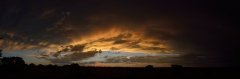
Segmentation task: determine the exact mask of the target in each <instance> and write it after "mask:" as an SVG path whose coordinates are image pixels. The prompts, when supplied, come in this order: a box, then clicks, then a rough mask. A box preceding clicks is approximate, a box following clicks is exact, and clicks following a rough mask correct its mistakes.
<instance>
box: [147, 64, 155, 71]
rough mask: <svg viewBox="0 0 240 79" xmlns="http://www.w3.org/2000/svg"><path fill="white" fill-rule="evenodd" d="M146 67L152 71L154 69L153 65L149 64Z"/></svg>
mask: <svg viewBox="0 0 240 79" xmlns="http://www.w3.org/2000/svg"><path fill="white" fill-rule="evenodd" d="M145 68H146V70H147V71H152V70H153V69H154V67H153V65H147V66H146V67H145Z"/></svg>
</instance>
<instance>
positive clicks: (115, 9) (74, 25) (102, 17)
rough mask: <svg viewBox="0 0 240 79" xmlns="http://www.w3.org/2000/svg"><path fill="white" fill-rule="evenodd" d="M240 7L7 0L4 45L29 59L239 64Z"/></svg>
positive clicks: (0, 24) (146, 0) (176, 1)
mask: <svg viewBox="0 0 240 79" xmlns="http://www.w3.org/2000/svg"><path fill="white" fill-rule="evenodd" d="M238 7H239V5H238V4H237V3H234V2H230V1H229V2H220V1H209V0H206V1H204V0H199V1H198V0H194V1H186V0H11V1H10V0H6V1H5V0H2V1H0V36H1V38H2V39H0V49H2V50H3V52H2V53H3V56H5V57H12V56H18V57H22V58H23V59H24V60H25V62H26V63H28V64H29V63H34V64H44V65H47V64H56V65H66V64H71V63H78V64H79V65H82V66H111V67H144V66H146V65H153V66H156V67H166V66H171V65H172V64H179V65H183V66H193V67H202V66H203V67H215V66H237V65H238V61H237V60H238V57H239V54H238V51H237V49H238V48H237V46H239V45H238V42H239V41H237V40H239V34H238V32H237V28H236V27H237V26H238V25H239V23H238V22H237V19H239V13H238V12H237V11H236V10H237V8H238Z"/></svg>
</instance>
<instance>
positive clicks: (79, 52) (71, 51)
mask: <svg viewBox="0 0 240 79" xmlns="http://www.w3.org/2000/svg"><path fill="white" fill-rule="evenodd" d="M84 48H85V45H70V46H65V47H63V49H61V50H58V51H57V52H55V53H53V54H50V55H44V54H43V55H41V56H37V57H38V58H40V59H46V60H49V61H50V62H52V63H54V64H70V63H72V62H73V61H80V60H83V59H86V58H90V57H93V56H94V55H95V54H98V53H102V51H101V50H97V49H95V50H91V51H86V52H84V51H83V49H84ZM51 57H54V58H51Z"/></svg>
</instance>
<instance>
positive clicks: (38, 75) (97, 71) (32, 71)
mask: <svg viewBox="0 0 240 79" xmlns="http://www.w3.org/2000/svg"><path fill="white" fill-rule="evenodd" d="M0 74H1V77H0V78H1V79H239V78H240V77H239V68H230V67H228V68H227V67H225V68H223V67H221V68H210V67H209V68H207V67H205V68H203V67H202V68H200V67H198V68H197V67H182V66H180V65H173V66H172V67H162V68H154V67H153V66H151V65H148V66H146V67H142V68H140V67H82V66H79V65H78V64H72V65H65V66H56V65H46V66H44V65H34V64H30V65H26V64H22V65H17V64H16V65H1V67H0Z"/></svg>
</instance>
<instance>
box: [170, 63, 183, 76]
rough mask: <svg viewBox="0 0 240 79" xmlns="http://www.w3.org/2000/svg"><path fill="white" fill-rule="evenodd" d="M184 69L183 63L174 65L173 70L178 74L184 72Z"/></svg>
mask: <svg viewBox="0 0 240 79" xmlns="http://www.w3.org/2000/svg"><path fill="white" fill-rule="evenodd" d="M182 69H183V67H182V66H181V65H172V71H173V73H175V74H177V75H179V74H180V73H182Z"/></svg>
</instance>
